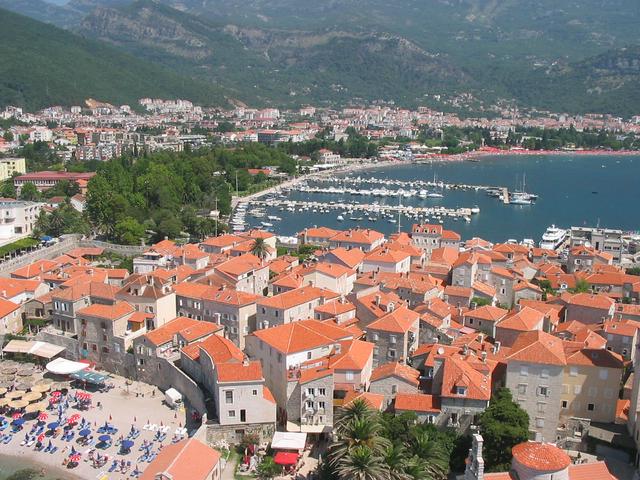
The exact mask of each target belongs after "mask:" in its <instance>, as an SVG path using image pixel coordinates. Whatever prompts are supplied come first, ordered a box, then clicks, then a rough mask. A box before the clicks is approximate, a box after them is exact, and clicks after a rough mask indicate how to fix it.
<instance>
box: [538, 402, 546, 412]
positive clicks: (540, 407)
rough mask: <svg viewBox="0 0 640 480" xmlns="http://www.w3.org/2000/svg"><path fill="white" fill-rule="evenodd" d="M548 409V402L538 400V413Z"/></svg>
mask: <svg viewBox="0 0 640 480" xmlns="http://www.w3.org/2000/svg"><path fill="white" fill-rule="evenodd" d="M546 409H547V404H546V403H544V402H538V413H544V412H545V411H546Z"/></svg>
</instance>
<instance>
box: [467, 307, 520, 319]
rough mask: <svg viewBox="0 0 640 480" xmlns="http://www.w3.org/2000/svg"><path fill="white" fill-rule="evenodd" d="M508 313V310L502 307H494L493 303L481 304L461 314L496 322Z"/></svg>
mask: <svg viewBox="0 0 640 480" xmlns="http://www.w3.org/2000/svg"><path fill="white" fill-rule="evenodd" d="M508 313H509V310H505V309H504V308H500V307H494V306H493V305H483V306H482V307H478V308H476V309H475V310H469V311H468V312H465V314H464V315H463V317H464V318H478V319H480V320H487V321H490V322H497V321H498V320H500V319H501V318H504V317H505V316H506V315H507V314H508Z"/></svg>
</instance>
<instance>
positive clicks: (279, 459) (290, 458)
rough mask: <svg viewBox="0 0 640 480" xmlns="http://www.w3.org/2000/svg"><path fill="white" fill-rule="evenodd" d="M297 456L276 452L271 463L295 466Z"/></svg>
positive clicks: (295, 454)
mask: <svg viewBox="0 0 640 480" xmlns="http://www.w3.org/2000/svg"><path fill="white" fill-rule="evenodd" d="M298 457H299V455H298V454H297V453H294V452H278V453H276V454H275V456H274V457H273V461H274V462H276V463H277V464H278V465H295V464H296V463H298Z"/></svg>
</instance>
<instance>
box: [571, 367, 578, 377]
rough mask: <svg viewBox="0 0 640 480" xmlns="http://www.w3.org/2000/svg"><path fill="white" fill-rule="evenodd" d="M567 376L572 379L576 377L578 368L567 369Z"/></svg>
mask: <svg viewBox="0 0 640 480" xmlns="http://www.w3.org/2000/svg"><path fill="white" fill-rule="evenodd" d="M569 375H571V376H572V377H575V376H577V375H578V367H571V368H570V369H569Z"/></svg>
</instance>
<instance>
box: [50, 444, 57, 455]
mask: <svg viewBox="0 0 640 480" xmlns="http://www.w3.org/2000/svg"><path fill="white" fill-rule="evenodd" d="M57 451H58V447H56V446H55V445H54V446H53V448H52V449H51V450H49V453H51V454H54V453H56V452H57Z"/></svg>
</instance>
